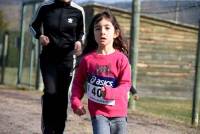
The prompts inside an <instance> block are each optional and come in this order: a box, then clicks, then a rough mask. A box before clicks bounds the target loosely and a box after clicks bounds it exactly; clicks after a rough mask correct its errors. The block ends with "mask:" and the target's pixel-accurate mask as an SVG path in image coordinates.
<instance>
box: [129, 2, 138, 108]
mask: <svg viewBox="0 0 200 134" xmlns="http://www.w3.org/2000/svg"><path fill="white" fill-rule="evenodd" d="M139 28H140V0H133V1H132V19H131V45H130V51H129V53H130V63H131V75H132V82H133V85H134V86H135V87H136V80H137V60H138V40H139ZM129 108H130V109H131V110H134V109H135V100H134V99H133V96H132V95H130V98H129Z"/></svg>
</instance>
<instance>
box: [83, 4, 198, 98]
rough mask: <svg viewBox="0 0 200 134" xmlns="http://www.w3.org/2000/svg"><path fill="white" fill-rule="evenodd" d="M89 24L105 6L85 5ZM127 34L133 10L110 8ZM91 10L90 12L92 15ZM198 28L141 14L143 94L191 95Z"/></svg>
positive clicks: (140, 78) (139, 85) (139, 81)
mask: <svg viewBox="0 0 200 134" xmlns="http://www.w3.org/2000/svg"><path fill="white" fill-rule="evenodd" d="M84 7H85V11H86V24H89V23H90V21H91V18H92V16H91V14H93V15H94V14H96V13H98V12H100V11H102V10H104V9H105V7H103V6H101V5H85V6H84ZM111 10H112V12H113V14H114V15H115V16H116V18H117V20H118V22H119V23H120V25H121V28H122V30H123V32H124V33H125V36H126V37H127V38H130V23H131V13H130V12H127V11H125V10H124V11H123V10H119V9H116V8H111ZM89 14H90V15H89ZM197 41H198V29H197V28H196V27H192V26H186V25H180V24H176V23H174V22H170V21H163V20H159V19H156V18H152V17H148V16H141V18H140V36H139V44H138V45H139V46H138V47H139V56H138V58H139V59H138V64H137V67H138V76H137V78H138V79H137V88H138V91H139V92H140V93H141V94H142V95H153V96H166V97H177V96H179V97H189V98H191V97H192V90H193V84H194V71H195V70H194V67H195V59H196V48H197Z"/></svg>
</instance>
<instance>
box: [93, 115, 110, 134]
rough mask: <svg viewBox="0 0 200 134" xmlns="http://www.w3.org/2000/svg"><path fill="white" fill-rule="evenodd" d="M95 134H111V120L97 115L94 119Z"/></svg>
mask: <svg viewBox="0 0 200 134" xmlns="http://www.w3.org/2000/svg"><path fill="white" fill-rule="evenodd" d="M92 127H93V134H110V125H109V119H108V118H106V117H104V116H101V115H97V116H95V117H92Z"/></svg>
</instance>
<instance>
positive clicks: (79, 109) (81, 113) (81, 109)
mask: <svg viewBox="0 0 200 134" xmlns="http://www.w3.org/2000/svg"><path fill="white" fill-rule="evenodd" d="M74 113H75V114H77V115H79V116H81V115H84V114H86V110H85V108H84V106H81V107H79V108H77V109H76V110H75V111H74Z"/></svg>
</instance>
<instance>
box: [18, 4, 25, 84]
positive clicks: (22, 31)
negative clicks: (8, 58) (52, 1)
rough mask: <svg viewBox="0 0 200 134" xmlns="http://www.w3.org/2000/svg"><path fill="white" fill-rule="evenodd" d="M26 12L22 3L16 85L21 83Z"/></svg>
mask: <svg viewBox="0 0 200 134" xmlns="http://www.w3.org/2000/svg"><path fill="white" fill-rule="evenodd" d="M25 12H26V6H24V4H23V3H22V9H21V26H20V46H19V48H20V51H19V66H18V73H17V85H18V84H21V79H22V68H23V59H24V53H23V51H24V31H25V19H24V14H25Z"/></svg>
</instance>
